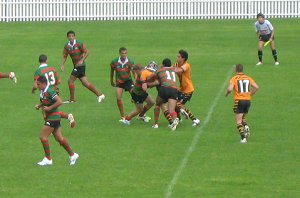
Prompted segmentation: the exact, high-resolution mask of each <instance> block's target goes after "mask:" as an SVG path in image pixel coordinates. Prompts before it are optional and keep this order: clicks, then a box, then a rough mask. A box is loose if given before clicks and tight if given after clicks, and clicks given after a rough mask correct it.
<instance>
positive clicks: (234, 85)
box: [226, 64, 259, 143]
mask: <svg viewBox="0 0 300 198" xmlns="http://www.w3.org/2000/svg"><path fill="white" fill-rule="evenodd" d="M235 72H236V75H235V76H233V77H232V78H231V79H230V82H229V86H228V88H227V91H226V96H228V95H229V94H230V93H231V92H232V91H234V96H233V98H234V107H233V111H234V113H235V120H236V125H237V129H238V131H239V133H240V135H241V143H247V138H248V137H249V136H250V129H249V126H248V124H247V122H246V115H247V113H248V111H249V108H250V105H251V102H250V101H251V96H253V95H254V94H255V93H256V92H257V90H258V88H259V87H258V85H257V84H256V83H255V81H254V80H253V79H252V78H251V77H249V76H246V75H245V74H244V73H243V65H242V64H237V65H236V67H235Z"/></svg>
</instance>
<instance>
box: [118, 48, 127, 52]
mask: <svg viewBox="0 0 300 198" xmlns="http://www.w3.org/2000/svg"><path fill="white" fill-rule="evenodd" d="M122 51H127V49H126V47H120V49H119V53H121V52H122Z"/></svg>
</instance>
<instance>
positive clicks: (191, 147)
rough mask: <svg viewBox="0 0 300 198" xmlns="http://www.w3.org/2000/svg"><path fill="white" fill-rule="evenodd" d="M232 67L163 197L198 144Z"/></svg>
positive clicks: (169, 193) (166, 195)
mask: <svg viewBox="0 0 300 198" xmlns="http://www.w3.org/2000/svg"><path fill="white" fill-rule="evenodd" d="M232 71H233V70H232V67H230V70H229V72H228V74H227V77H226V80H225V81H224V83H223V84H222V86H221V88H220V90H219V92H218V94H217V96H216V97H215V99H214V101H213V102H212V104H211V106H210V108H209V111H208V114H207V117H206V118H205V120H204V122H203V123H200V125H201V126H200V127H199V128H198V130H197V131H196V133H195V135H194V138H193V140H192V143H191V145H190V146H189V148H188V149H187V151H186V154H185V155H184V157H183V158H182V160H181V163H180V165H179V166H178V169H177V170H176V172H175V173H174V175H173V178H172V180H171V182H170V183H169V185H168V188H167V189H166V194H165V196H164V197H165V198H170V197H171V195H172V192H173V190H174V187H175V185H176V183H177V181H178V179H179V177H180V175H181V173H182V171H183V170H184V168H185V167H186V164H187V162H188V160H189V157H190V156H191V154H192V153H193V151H194V150H195V148H196V146H197V144H198V141H199V139H200V135H201V134H202V132H203V128H204V127H205V126H206V125H207V123H208V122H209V120H210V118H211V115H212V113H213V112H214V109H215V107H216V105H217V104H218V101H219V99H220V97H221V96H222V95H225V92H224V90H225V88H226V86H227V85H228V81H229V78H230V77H231V75H232Z"/></svg>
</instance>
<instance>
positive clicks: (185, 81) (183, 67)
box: [174, 50, 200, 126]
mask: <svg viewBox="0 0 300 198" xmlns="http://www.w3.org/2000/svg"><path fill="white" fill-rule="evenodd" d="M188 57H189V55H188V53H187V52H186V51H185V50H179V52H178V54H177V62H176V63H175V64H174V67H175V72H176V73H177V75H178V77H179V82H180V89H179V93H178V102H177V106H178V107H179V108H180V112H181V113H182V114H183V115H184V116H185V117H186V118H190V119H191V120H192V126H197V125H198V124H199V123H200V120H199V119H198V118H196V117H195V116H194V115H193V113H192V112H191V111H190V110H189V109H187V108H186V107H185V106H184V105H185V103H186V102H187V101H190V100H191V98H192V95H193V92H194V85H193V82H192V78H191V66H190V64H189V63H188V62H187V60H188Z"/></svg>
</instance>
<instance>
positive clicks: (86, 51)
mask: <svg viewBox="0 0 300 198" xmlns="http://www.w3.org/2000/svg"><path fill="white" fill-rule="evenodd" d="M82 51H83V53H82V55H81V56H82V59H81V60H80V61H78V63H77V66H81V65H83V62H84V61H85V59H86V58H87V57H88V56H89V54H90V51H89V50H88V49H87V48H86V45H85V44H83V47H82Z"/></svg>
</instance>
